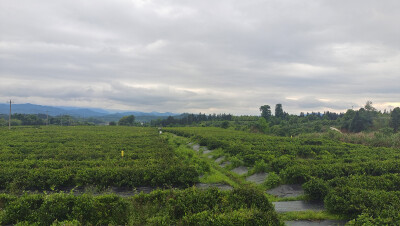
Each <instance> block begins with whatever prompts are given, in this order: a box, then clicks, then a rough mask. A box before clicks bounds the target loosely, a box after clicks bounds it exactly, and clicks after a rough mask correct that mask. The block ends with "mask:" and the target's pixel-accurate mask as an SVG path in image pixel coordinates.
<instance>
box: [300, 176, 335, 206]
mask: <svg viewBox="0 0 400 226" xmlns="http://www.w3.org/2000/svg"><path fill="white" fill-rule="evenodd" d="M302 187H303V189H304V192H305V194H306V195H307V196H308V198H309V199H310V200H313V201H323V200H324V198H325V196H326V195H327V194H328V193H329V185H328V183H327V182H325V181H324V180H322V179H319V178H312V179H311V180H309V181H308V182H306V183H304V184H303V186H302Z"/></svg>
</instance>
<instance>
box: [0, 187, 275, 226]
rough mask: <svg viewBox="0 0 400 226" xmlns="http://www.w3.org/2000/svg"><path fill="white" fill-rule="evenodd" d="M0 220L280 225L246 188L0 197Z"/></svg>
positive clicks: (255, 192)
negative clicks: (129, 193) (135, 194)
mask: <svg viewBox="0 0 400 226" xmlns="http://www.w3.org/2000/svg"><path fill="white" fill-rule="evenodd" d="M0 209H3V211H1V212H0V224H2V225H3V224H16V223H18V222H26V223H28V224H33V223H38V224H40V225H50V224H52V223H53V222H55V221H58V222H60V221H61V222H62V221H68V222H74V221H75V222H76V221H77V222H79V223H80V224H83V225H88V224H93V225H107V224H112V225H216V224H217V225H232V224H238V225H283V223H282V222H281V221H280V220H279V218H278V215H277V214H276V212H275V211H274V208H273V206H272V204H271V203H270V202H269V201H268V199H267V198H266V197H265V195H264V194H263V193H262V192H260V191H258V190H256V189H252V188H240V189H234V190H232V191H225V192H222V191H219V190H217V189H216V188H213V189H208V190H198V189H196V188H188V189H185V190H165V191H162V190H156V191H153V192H152V193H150V194H143V193H141V194H139V195H137V196H133V197H129V198H122V197H119V196H117V195H101V196H91V195H87V194H84V195H80V196H75V195H73V194H64V193H59V194H52V195H44V194H36V195H28V194H25V195H23V196H20V197H17V196H12V195H4V194H3V195H0Z"/></svg>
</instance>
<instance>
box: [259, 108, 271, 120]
mask: <svg viewBox="0 0 400 226" xmlns="http://www.w3.org/2000/svg"><path fill="white" fill-rule="evenodd" d="M260 111H261V117H263V118H265V119H266V120H269V119H270V118H271V107H270V106H269V105H263V106H261V107H260Z"/></svg>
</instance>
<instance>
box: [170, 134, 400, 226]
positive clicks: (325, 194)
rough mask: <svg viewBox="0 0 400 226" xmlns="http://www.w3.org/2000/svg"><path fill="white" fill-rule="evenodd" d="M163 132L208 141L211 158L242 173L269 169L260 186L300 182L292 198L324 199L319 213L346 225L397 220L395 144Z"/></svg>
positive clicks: (399, 182) (399, 164)
mask: <svg viewBox="0 0 400 226" xmlns="http://www.w3.org/2000/svg"><path fill="white" fill-rule="evenodd" d="M166 131H168V132H171V133H174V134H176V135H178V136H183V137H187V138H189V139H191V140H192V141H193V142H198V143H199V144H200V145H204V146H207V148H208V149H210V150H213V155H212V156H211V158H213V159H220V158H223V159H225V161H226V162H227V163H229V165H227V166H226V167H227V168H228V169H234V168H235V169H237V168H239V167H244V168H247V169H248V170H249V171H248V172H247V173H246V176H249V175H252V174H256V173H260V172H266V173H268V177H267V178H266V180H265V182H264V183H263V184H261V185H260V186H259V187H261V188H262V189H264V190H267V189H271V188H275V187H278V186H279V185H293V184H297V185H301V186H302V188H303V189H304V194H305V195H303V196H299V197H297V198H292V200H309V201H314V202H323V205H324V207H325V209H326V210H325V211H324V214H325V213H326V214H328V215H329V214H333V215H335V216H338V217H339V218H343V219H353V220H352V221H350V224H356V225H357V224H359V225H362V224H366V223H370V224H375V225H381V224H388V223H393V224H398V223H399V222H400V215H399V212H400V191H399V190H400V175H399V173H400V150H398V149H393V148H384V147H367V146H362V145H357V144H348V143H342V142H338V141H332V140H327V139H314V138H304V139H303V138H295V137H293V138H290V137H289V138H284V137H273V136H267V135H261V134H252V133H247V132H241V131H234V130H226V129H221V128H200V127H199V128H193V127H192V128H189V127H186V128H168V129H166ZM286 200H287V199H286ZM286 200H285V199H281V200H277V201H286ZM318 214H321V212H318V211H311V212H308V213H298V214H283V218H285V219H289V220H290V219H292V218H293V219H299V218H302V217H304V215H308V218H313V216H312V215H314V217H316V218H321V216H317V215H318ZM306 218H307V217H306ZM323 218H324V216H322V219H323ZM396 222H397V223H396Z"/></svg>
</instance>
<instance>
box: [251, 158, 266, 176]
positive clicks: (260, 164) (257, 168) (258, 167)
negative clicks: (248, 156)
mask: <svg viewBox="0 0 400 226" xmlns="http://www.w3.org/2000/svg"><path fill="white" fill-rule="evenodd" d="M267 170H268V165H267V163H265V162H264V160H263V159H261V160H257V161H256V162H255V164H254V168H253V172H254V173H261V172H267Z"/></svg>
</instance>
